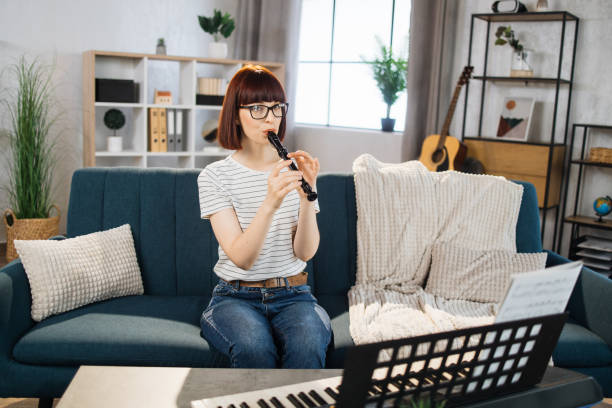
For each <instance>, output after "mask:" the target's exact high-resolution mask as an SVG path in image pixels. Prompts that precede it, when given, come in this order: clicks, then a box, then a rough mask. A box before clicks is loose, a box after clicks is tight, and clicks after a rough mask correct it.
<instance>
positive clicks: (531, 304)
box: [495, 261, 582, 323]
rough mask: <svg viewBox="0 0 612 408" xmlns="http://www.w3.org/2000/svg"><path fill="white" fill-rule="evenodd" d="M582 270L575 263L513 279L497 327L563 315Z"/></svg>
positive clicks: (501, 308) (496, 320)
mask: <svg viewBox="0 0 612 408" xmlns="http://www.w3.org/2000/svg"><path fill="white" fill-rule="evenodd" d="M581 269H582V262H580V261H576V262H570V263H566V264H562V265H557V266H553V267H550V268H546V269H543V270H539V271H534V272H528V273H521V274H516V275H512V278H511V281H510V286H509V287H508V290H507V291H506V296H505V297H504V301H503V302H502V305H501V306H500V308H499V312H498V313H497V316H496V317H495V323H502V322H508V321H512V320H519V319H527V318H530V317H537V316H544V315H549V314H555V313H562V312H563V311H565V307H566V306H567V302H568V300H569V297H570V295H571V294H572V290H573V289H574V285H575V284H576V280H577V279H578V275H579V274H580V270H581Z"/></svg>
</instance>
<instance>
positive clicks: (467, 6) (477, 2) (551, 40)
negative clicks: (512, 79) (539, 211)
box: [451, 0, 612, 254]
mask: <svg viewBox="0 0 612 408" xmlns="http://www.w3.org/2000/svg"><path fill="white" fill-rule="evenodd" d="M459 3H460V4H459V6H458V17H457V35H456V38H455V57H454V63H453V69H452V72H453V75H455V76H456V77H457V78H458V76H459V74H460V73H461V71H462V69H463V67H464V66H465V65H466V64H467V60H468V44H469V30H470V20H471V14H472V13H488V12H490V7H491V3H492V1H491V0H459ZM523 3H524V4H525V5H526V6H527V8H528V10H535V5H536V3H537V1H536V0H523ZM548 4H549V9H550V10H565V11H569V12H571V13H572V14H574V15H576V16H577V17H579V18H580V24H579V30H578V42H577V51H576V65H575V71H574V87H573V94H572V101H571V109H570V118H569V126H568V139H567V142H568V146H569V141H570V136H571V128H572V124H573V123H598V124H603V125H612V117H611V115H610V111H611V108H612V81H611V80H610V74H609V73H610V65H611V64H612V52H611V50H612V48H611V47H610V43H611V42H612V24H611V23H612V2H611V1H608V0H548ZM510 25H511V26H512V28H513V29H514V30H515V32H516V33H518V36H519V39H520V40H521V42H522V43H523V44H524V45H525V47H526V48H531V49H532V50H533V53H532V54H533V58H532V61H533V67H532V68H533V69H534V72H535V74H536V76H537V75H546V76H555V75H556V67H557V62H558V60H557V59H556V58H558V52H559V47H560V43H559V38H560V37H559V35H560V32H561V24H560V23H533V24H528V23H520V24H519V23H510ZM475 28H476V29H475V31H474V44H475V45H474V47H473V54H472V64H473V65H474V66H475V74H480V73H482V61H483V50H484V48H483V47H484V42H485V34H486V32H485V29H486V23H484V22H481V23H480V24H478V26H477V25H475ZM495 28H496V25H494V24H492V28H491V31H492V32H491V40H490V42H491V44H492V43H493V41H494V38H495V37H494V30H495ZM567 29H569V31H570V32H571V33H572V35H570V36H566V46H565V50H564V52H565V53H566V54H565V56H566V57H570V56H571V55H570V54H571V46H572V45H573V44H572V42H573V30H574V25H573V23H568V25H567ZM569 38H571V39H572V40H568V39H569ZM509 52H510V48H509V47H508V46H504V47H489V72H488V73H489V74H490V75H494V74H495V73H498V74H500V75H507V71H506V70H507V69H508V65H509V58H510V56H509ZM564 59H565V58H564ZM567 61H568V62H569V59H567ZM568 68H569V67H568V66H563V70H564V77H566V78H569V70H568ZM566 74H567V75H566ZM455 81H456V79H455ZM479 88H480V83H478V81H472V82H471V86H470V100H473V101H478V100H479ZM534 89H535V90H536V91H534ZM553 92H554V86H533V87H532V86H531V85H530V86H529V87H524V86H507V85H501V84H496V85H491V86H490V87H489V88H487V99H486V101H485V110H484V112H485V116H486V117H487V120H485V121H484V123H483V132H482V133H483V135H491V134H494V133H493V132H494V128H495V126H496V125H495V124H496V121H497V118H498V117H499V116H498V115H499V111H497V109H499V106H500V103H501V101H502V99H501V98H502V97H503V96H504V95H510V96H532V97H534V98H535V99H536V107H535V111H534V119H535V121H534V123H533V126H532V128H531V133H530V136H529V139H530V140H531V141H537V142H548V140H550V137H551V133H552V128H551V122H552V116H553V115H552V112H553V102H554V93H553ZM461 96H462V97H461V103H460V104H459V105H458V107H457V112H456V114H455V120H454V121H453V123H452V126H451V134H454V135H460V134H461V124H462V120H461V119H462V118H463V94H462V95H461ZM565 99H566V98H565V94H561V100H562V101H564V100H565ZM474 105H477V104H476V103H475V104H474ZM478 109H479V106H472V105H470V106H469V107H468V115H467V121H466V122H467V123H468V125H466V136H475V135H476V133H477V127H476V126H475V122H476V121H477V118H478ZM560 110H561V111H560V113H559V116H558V119H557V131H556V132H555V140H557V141H558V142H561V141H562V140H563V133H564V132H565V129H564V127H563V126H560V125H562V124H563V122H564V121H565V114H566V105H564V102H563V103H562V104H561V105H560ZM487 113H488V114H487ZM594 135H595V136H596V139H595V144H594V146H602V147H612V133H611V132H608V133H607V134H603V133H601V134H594ZM587 149H588V148H587ZM574 154H579V151H577V150H575V153H574ZM574 157H576V156H574ZM611 175H612V172H611V170H610V169H595V168H592V169H591V168H589V169H587V178H585V184H584V187H583V190H584V194H583V199H582V200H581V201H582V205H581V206H580V207H579V212H582V213H584V214H592V213H593V211H592V207H591V206H592V202H593V200H594V199H595V197H597V196H601V195H606V194H610V193H612V177H610V176H611ZM572 180H573V179H572ZM574 185H575V184H574ZM573 197H574V193H573V190H572V191H570V200H573ZM570 211H573V206H570V205H569V204H568V209H567V213H569V212H570ZM550 214H551V216H550V217H549V218H548V219H547V228H546V229H547V231H546V236H547V237H548V238H552V235H553V233H552V230H551V229H549V228H552V227H553V223H554V220H553V219H552V214H553V212H550ZM569 228H570V226H569V225H565V231H564V236H565V239H564V240H563V241H564V242H565V246H564V247H565V248H566V247H567V242H568V240H569ZM608 235H609V234H608ZM547 241H548V240H547ZM550 245H551V244H549V245H545V247H549V248H550ZM562 253H563V254H567V250H566V249H564V250H563V251H562Z"/></svg>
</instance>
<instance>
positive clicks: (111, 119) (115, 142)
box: [104, 109, 125, 152]
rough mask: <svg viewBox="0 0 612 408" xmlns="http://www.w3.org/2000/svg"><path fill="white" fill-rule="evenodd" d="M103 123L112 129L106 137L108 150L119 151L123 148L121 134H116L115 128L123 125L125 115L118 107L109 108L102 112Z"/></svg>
mask: <svg viewBox="0 0 612 408" xmlns="http://www.w3.org/2000/svg"><path fill="white" fill-rule="evenodd" d="M104 124H105V125H106V127H107V128H109V129H111V130H112V131H113V135H112V136H108V138H107V139H106V142H107V150H108V151H109V152H120V151H121V150H123V147H122V142H123V139H122V138H121V136H117V130H119V129H121V128H122V127H123V126H124V125H125V115H124V114H123V112H121V111H120V110H119V109H109V110H108V111H106V113H105V114H104Z"/></svg>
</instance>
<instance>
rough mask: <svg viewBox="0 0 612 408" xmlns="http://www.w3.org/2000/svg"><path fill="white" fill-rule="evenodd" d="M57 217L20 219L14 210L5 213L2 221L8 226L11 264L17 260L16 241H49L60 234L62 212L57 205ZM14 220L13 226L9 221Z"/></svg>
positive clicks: (7, 247) (7, 240)
mask: <svg viewBox="0 0 612 408" xmlns="http://www.w3.org/2000/svg"><path fill="white" fill-rule="evenodd" d="M53 208H55V210H56V211H57V215H56V216H55V217H49V218H22V219H18V218H17V217H16V216H15V213H14V212H13V211H12V210H10V209H9V210H6V211H4V214H3V217H2V219H3V220H4V225H6V260H7V262H11V261H12V260H13V259H15V258H17V257H18V255H17V251H15V245H14V241H15V240H16V239H28V240H29V239H47V238H51V237H52V236H55V235H58V234H59V220H60V210H59V208H58V207H57V206H56V205H53ZM10 219H12V223H11V225H9V220H10Z"/></svg>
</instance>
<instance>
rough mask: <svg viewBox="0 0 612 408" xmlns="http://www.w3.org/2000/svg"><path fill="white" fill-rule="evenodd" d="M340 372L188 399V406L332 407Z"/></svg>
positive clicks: (201, 407)
mask: <svg viewBox="0 0 612 408" xmlns="http://www.w3.org/2000/svg"><path fill="white" fill-rule="evenodd" d="M341 381H342V376H338V377H331V378H323V379H320V380H314V381H305V382H301V383H297V384H290V385H284V386H280V387H272V388H266V389H263V390H256V391H249V392H242V393H238V394H231V395H223V396H219V397H212V398H205V399H201V400H196V401H191V408H219V407H222V408H319V407H333V406H334V404H335V403H336V401H337V399H338V394H339V391H338V387H339V386H340V383H341Z"/></svg>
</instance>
